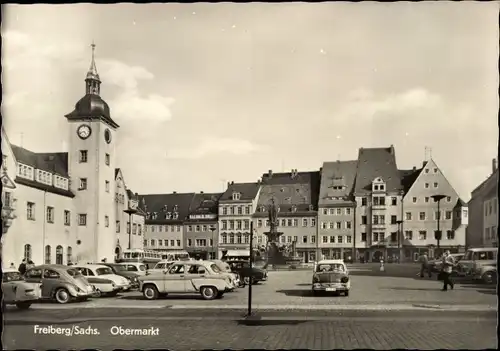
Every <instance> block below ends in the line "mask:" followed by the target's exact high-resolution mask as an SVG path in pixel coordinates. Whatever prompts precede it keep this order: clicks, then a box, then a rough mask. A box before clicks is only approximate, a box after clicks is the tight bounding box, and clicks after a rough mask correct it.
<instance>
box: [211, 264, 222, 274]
mask: <svg viewBox="0 0 500 351" xmlns="http://www.w3.org/2000/svg"><path fill="white" fill-rule="evenodd" d="M210 268H212V270H213V271H214V272H215V273H220V272H222V271H221V270H220V268H219V267H217V265H216V264H215V263H213V264H211V265H210Z"/></svg>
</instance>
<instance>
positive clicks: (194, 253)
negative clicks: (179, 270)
mask: <svg viewBox="0 0 500 351" xmlns="http://www.w3.org/2000/svg"><path fill="white" fill-rule="evenodd" d="M188 254H189V257H191V258H192V259H194V260H207V259H208V258H209V252H208V251H207V250H204V249H198V248H196V249H191V250H188Z"/></svg>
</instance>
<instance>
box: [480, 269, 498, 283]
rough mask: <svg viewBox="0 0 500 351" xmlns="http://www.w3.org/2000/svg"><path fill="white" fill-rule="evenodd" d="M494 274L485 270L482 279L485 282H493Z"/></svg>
mask: <svg viewBox="0 0 500 351" xmlns="http://www.w3.org/2000/svg"><path fill="white" fill-rule="evenodd" d="M495 278H496V276H495V275H494V274H493V272H486V273H484V274H483V281H484V282H485V283H486V284H493V283H494V282H495Z"/></svg>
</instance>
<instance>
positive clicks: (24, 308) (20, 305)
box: [16, 301, 32, 310]
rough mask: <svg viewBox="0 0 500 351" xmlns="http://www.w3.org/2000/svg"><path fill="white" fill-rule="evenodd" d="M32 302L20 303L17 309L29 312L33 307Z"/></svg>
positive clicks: (17, 304)
mask: <svg viewBox="0 0 500 351" xmlns="http://www.w3.org/2000/svg"><path fill="white" fill-rule="evenodd" d="M31 303H32V302H31V301H24V302H18V303H16V306H17V308H19V309H20V310H27V309H28V308H30V306H31Z"/></svg>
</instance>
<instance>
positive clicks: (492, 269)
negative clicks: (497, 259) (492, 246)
mask: <svg viewBox="0 0 500 351" xmlns="http://www.w3.org/2000/svg"><path fill="white" fill-rule="evenodd" d="M477 275H478V276H479V277H481V278H480V279H481V281H482V282H483V283H485V284H496V283H497V278H498V276H497V264H496V263H491V264H488V265H482V266H481V267H480V268H479V271H478V272H477Z"/></svg>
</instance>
